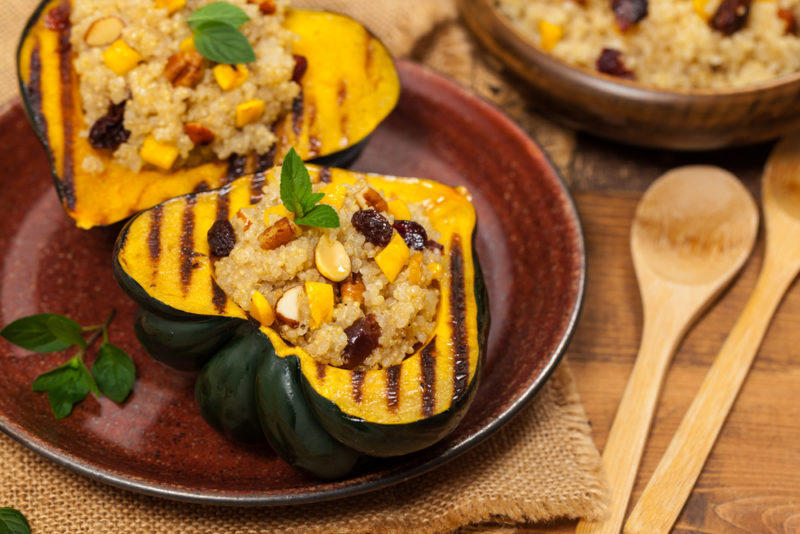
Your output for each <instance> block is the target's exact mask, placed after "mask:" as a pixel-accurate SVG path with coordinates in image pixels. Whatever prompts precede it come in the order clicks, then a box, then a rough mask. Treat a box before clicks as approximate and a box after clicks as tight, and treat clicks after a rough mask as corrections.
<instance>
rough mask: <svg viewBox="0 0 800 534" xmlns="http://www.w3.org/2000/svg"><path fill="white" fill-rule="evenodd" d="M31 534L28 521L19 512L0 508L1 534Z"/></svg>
mask: <svg viewBox="0 0 800 534" xmlns="http://www.w3.org/2000/svg"><path fill="white" fill-rule="evenodd" d="M6 532H7V533H8V534H31V526H30V525H29V524H28V520H27V519H25V516H24V515H22V513H21V512H20V511H19V510H15V509H14V508H8V507H4V508H0V533H2V534H4V533H6Z"/></svg>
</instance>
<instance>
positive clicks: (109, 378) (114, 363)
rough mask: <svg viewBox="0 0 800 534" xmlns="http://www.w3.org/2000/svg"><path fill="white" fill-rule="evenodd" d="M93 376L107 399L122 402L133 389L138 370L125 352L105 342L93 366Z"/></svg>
mask: <svg viewBox="0 0 800 534" xmlns="http://www.w3.org/2000/svg"><path fill="white" fill-rule="evenodd" d="M92 376H94V379H95V381H97V386H98V387H99V388H100V391H102V392H103V394H104V395H105V396H106V397H108V398H109V399H111V400H113V401H114V402H122V401H124V400H125V399H126V398H127V397H128V395H129V394H130V392H131V388H133V380H134V378H135V377H136V368H135V367H134V366H133V360H131V358H130V356H128V355H127V354H125V351H124V350H122V349H121V348H119V347H117V346H115V345H112V344H111V343H108V342H104V343H103V344H102V345H100V351H99V352H98V354H97V359H96V360H95V361H94V365H92Z"/></svg>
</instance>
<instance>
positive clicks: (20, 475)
mask: <svg viewBox="0 0 800 534" xmlns="http://www.w3.org/2000/svg"><path fill="white" fill-rule="evenodd" d="M37 3H38V0H2V7H3V9H2V11H0V52H1V54H0V104H2V103H3V102H5V101H7V100H9V99H11V98H13V97H14V96H15V95H16V91H17V85H16V84H17V82H16V73H15V67H14V57H13V56H14V51H15V49H16V43H17V40H18V37H19V33H20V31H21V29H22V26H23V24H24V21H25V19H26V17H27V16H28V15H29V13H30V12H31V11H32V10H33V8H34V6H35V5H36V4H37ZM295 4H296V5H303V6H308V7H326V8H328V9H331V10H333V11H339V12H344V13H347V14H349V15H351V16H353V17H355V18H357V19H359V20H360V21H362V22H363V23H365V24H366V25H367V26H368V27H369V28H370V29H371V30H372V31H373V32H374V33H375V34H377V35H378V36H379V37H380V38H381V39H382V40H383V42H384V43H386V45H387V46H388V47H389V48H390V50H391V51H392V53H393V54H395V55H396V56H398V57H402V56H405V57H412V58H414V59H416V60H419V61H421V62H424V63H426V64H428V65H430V66H432V67H433V68H436V69H438V70H440V71H442V72H444V73H446V74H448V75H450V76H451V77H453V78H455V79H456V80H458V81H459V82H461V83H462V84H464V85H467V86H469V87H472V88H473V89H474V90H475V91H476V92H478V93H479V94H481V95H483V96H484V97H486V98H488V99H490V100H492V101H494V102H496V103H497V104H498V105H500V106H501V107H503V108H504V109H505V110H506V111H507V112H508V113H509V114H511V115H512V116H513V117H514V118H515V119H516V120H517V121H518V122H519V123H520V124H521V125H522V126H523V127H525V128H526V129H528V130H529V131H531V132H532V133H534V135H535V136H536V138H537V139H538V140H539V141H540V142H541V143H542V144H544V145H545V148H546V149H547V150H548V151H549V152H550V154H551V156H552V157H553V159H554V160H555V161H556V163H557V164H558V165H559V166H561V167H562V169H563V168H564V167H565V166H566V163H567V162H568V160H569V157H570V153H571V151H572V148H573V137H572V134H571V133H570V132H568V131H565V130H563V129H561V128H559V127H557V126H554V125H552V124H550V123H548V122H546V121H544V120H542V119H540V118H538V117H536V116H535V115H532V114H530V113H528V111H527V110H526V109H525V103H524V100H523V99H522V98H521V96H520V94H519V93H518V92H517V91H516V90H515V89H514V88H513V86H511V85H509V84H508V83H506V81H505V80H504V79H503V78H502V76H501V75H500V74H498V72H499V69H498V68H497V66H496V65H495V64H494V63H493V62H492V60H491V59H490V58H488V57H486V56H484V55H483V54H482V53H481V52H480V51H478V50H477V49H476V47H475V45H474V43H473V42H472V41H471V39H470V37H469V36H468V34H467V33H466V31H465V30H464V28H463V27H462V26H461V24H460V23H459V21H458V17H457V12H456V8H455V6H454V3H453V1H452V0H297V1H296V2H295ZM466 466H468V467H466ZM465 467H466V468H465ZM605 498H606V488H605V485H604V482H603V479H602V474H601V461H600V457H599V455H598V452H597V449H596V448H595V446H594V443H593V442H592V439H591V434H590V427H589V423H588V421H587V420H586V414H585V413H584V410H583V407H582V406H581V403H580V399H579V397H578V394H577V391H576V389H575V384H574V381H573V377H572V374H571V373H570V371H569V369H568V367H567V364H566V362H564V363H562V364H561V365H560V367H559V368H558V370H557V371H556V372H555V374H554V375H553V377H552V378H551V379H550V380H549V381H548V382H547V384H546V385H545V386H544V387H543V388H542V390H541V391H540V392H539V393H538V394H537V396H536V398H535V399H534V400H533V401H532V402H531V405H530V406H528V407H527V408H525V409H524V410H523V411H522V413H520V414H519V415H518V416H517V417H516V418H515V419H514V420H513V421H512V422H511V423H509V424H508V425H507V426H506V427H504V428H503V429H502V430H501V431H500V432H498V434H497V435H495V436H493V437H492V438H490V439H489V440H488V441H487V442H485V443H484V444H482V445H480V446H478V447H477V448H475V449H474V450H472V451H470V452H468V453H466V454H464V455H462V456H461V457H459V458H457V459H456V460H454V461H452V462H450V463H449V464H446V465H445V466H444V467H441V468H439V469H437V470H435V471H433V472H432V473H429V474H427V475H423V476H421V477H418V478H416V479H413V480H411V481H410V482H407V483H403V484H400V485H397V486H394V487H391V488H388V489H385V490H382V491H376V492H372V493H368V494H365V495H362V496H358V497H352V498H348V499H343V500H338V501H332V502H327V503H321V504H312V505H302V506H295V507H282V508H261V509H247V508H227V507H214V506H201V505H191V504H183V503H176V502H171V501H166V500H160V499H156V498H152V497H145V496H141V495H136V494H132V493H128V492H126V491H123V490H118V489H116V488H113V487H110V486H106V485H103V484H100V483H98V482H95V481H93V480H90V479H87V478H84V477H81V476H79V475H77V474H75V473H73V472H71V471H69V470H67V469H65V468H62V467H60V466H58V465H56V464H54V463H52V462H49V461H47V460H45V459H43V458H41V457H39V456H38V455H36V454H35V453H33V452H31V451H29V450H28V449H27V448H25V447H23V446H22V445H20V444H18V443H16V442H14V441H13V440H11V439H10V438H8V437H7V436H5V435H4V434H0V507H2V506H11V507H14V508H17V509H19V510H20V511H22V512H23V513H24V514H25V515H26V516H27V518H28V519H29V521H30V523H31V525H32V527H33V530H34V531H35V532H37V533H56V532H65V533H66V532H68V533H77V532H136V533H139V532H158V533H162V532H164V533H166V532H169V533H173V532H187V533H190V532H198V533H199V532H203V533H206V532H231V533H234V532H235V533H250V532H289V531H301V532H364V533H367V532H414V533H422V532H447V531H451V530H455V529H458V528H463V527H468V526H469V525H476V524H481V523H484V524H485V523H491V524H492V525H495V526H493V527H491V528H492V529H493V531H494V530H497V528H498V526H500V527H503V526H504V527H505V528H506V529H510V528H513V527H514V526H515V525H520V524H524V523H532V522H544V521H550V520H554V519H558V518H590V519H591V518H598V517H600V516H602V515H603V514H604V513H605ZM470 530H473V529H472V528H470ZM481 530H482V528H481Z"/></svg>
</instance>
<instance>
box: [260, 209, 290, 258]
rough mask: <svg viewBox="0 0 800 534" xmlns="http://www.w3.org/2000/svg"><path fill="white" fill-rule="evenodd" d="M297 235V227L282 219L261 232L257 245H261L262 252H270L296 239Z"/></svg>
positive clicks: (284, 218)
mask: <svg viewBox="0 0 800 534" xmlns="http://www.w3.org/2000/svg"><path fill="white" fill-rule="evenodd" d="M297 235H298V228H297V226H296V225H295V224H294V223H293V222H292V221H290V220H289V219H287V218H286V217H283V218H282V219H280V220H279V221H278V222H276V223H275V224H273V225H272V226H268V227H267V229H266V230H264V231H263V232H261V235H259V236H258V244H259V245H261V248H263V249H264V250H272V249H276V248H278V247H279V246H281V245H285V244H286V243H288V242H289V241H291V240H292V239H294V238H295V237H297Z"/></svg>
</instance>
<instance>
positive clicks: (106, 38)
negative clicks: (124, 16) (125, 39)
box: [83, 15, 125, 46]
mask: <svg viewBox="0 0 800 534" xmlns="http://www.w3.org/2000/svg"><path fill="white" fill-rule="evenodd" d="M124 27H125V23H124V22H122V20H120V18H119V17H115V16H113V15H111V16H108V17H101V18H99V19H97V20H96V21H94V22H92V24H91V26H89V29H88V30H86V33H85V34H84V35H83V42H85V43H86V44H87V45H89V46H105V45H107V44H111V43H113V42H114V41H116V40H117V39H118V38H119V36H120V35H122V28H124Z"/></svg>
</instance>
